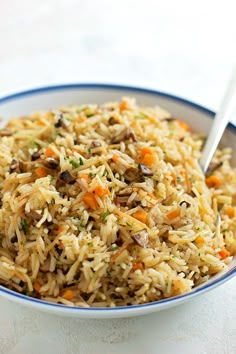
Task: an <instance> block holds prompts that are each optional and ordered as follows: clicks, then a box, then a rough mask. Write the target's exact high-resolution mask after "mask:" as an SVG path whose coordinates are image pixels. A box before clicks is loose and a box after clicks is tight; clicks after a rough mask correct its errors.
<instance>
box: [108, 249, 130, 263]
mask: <svg viewBox="0 0 236 354" xmlns="http://www.w3.org/2000/svg"><path fill="white" fill-rule="evenodd" d="M128 245H129V244H125V245H123V246H121V247H120V248H119V249H118V251H117V252H116V253H115V254H113V256H111V258H110V262H111V263H114V262H115V261H116V259H117V258H118V257H119V256H120V255H121V253H123V252H124V250H126V248H127V247H128Z"/></svg>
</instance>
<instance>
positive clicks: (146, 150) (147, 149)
mask: <svg viewBox="0 0 236 354" xmlns="http://www.w3.org/2000/svg"><path fill="white" fill-rule="evenodd" d="M147 154H149V155H152V154H153V151H152V149H150V147H143V148H142V149H141V156H142V157H144V156H145V155H147Z"/></svg>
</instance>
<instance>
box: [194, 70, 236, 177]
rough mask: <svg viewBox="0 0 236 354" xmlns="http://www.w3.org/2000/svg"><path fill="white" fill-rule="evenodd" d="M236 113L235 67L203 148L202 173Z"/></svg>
mask: <svg viewBox="0 0 236 354" xmlns="http://www.w3.org/2000/svg"><path fill="white" fill-rule="evenodd" d="M235 114H236V68H235V70H234V72H233V75H232V78H231V80H230V82H229V85H228V87H227V90H226V93H225V95H224V98H223V101H222V103H221V105H220V109H219V111H218V113H216V116H215V119H214V123H213V125H212V127H211V130H210V133H209V135H208V138H207V141H206V143H205V146H204V148H203V152H202V157H201V159H200V165H201V167H202V170H203V172H204V174H205V173H206V171H207V169H208V166H209V164H210V162H211V159H212V157H213V155H214V153H215V150H216V148H217V146H218V144H219V142H220V139H221V137H222V135H223V133H224V130H225V128H226V126H227V124H228V122H229V121H230V120H231V119H232V118H233V116H234V115H235Z"/></svg>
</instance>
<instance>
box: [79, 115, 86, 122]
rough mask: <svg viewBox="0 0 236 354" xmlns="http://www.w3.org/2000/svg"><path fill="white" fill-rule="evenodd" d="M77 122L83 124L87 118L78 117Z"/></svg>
mask: <svg viewBox="0 0 236 354" xmlns="http://www.w3.org/2000/svg"><path fill="white" fill-rule="evenodd" d="M78 120H79V122H85V121H86V120H87V117H85V116H81V117H79V119H78Z"/></svg>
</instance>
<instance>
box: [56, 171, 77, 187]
mask: <svg viewBox="0 0 236 354" xmlns="http://www.w3.org/2000/svg"><path fill="white" fill-rule="evenodd" d="M59 178H60V179H61V180H62V181H63V182H65V183H67V184H74V183H75V182H76V179H75V178H74V177H73V176H71V174H70V172H69V171H67V170H66V171H63V172H61V173H60V175H59Z"/></svg>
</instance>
